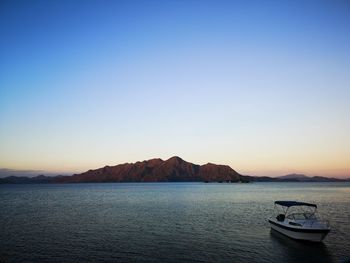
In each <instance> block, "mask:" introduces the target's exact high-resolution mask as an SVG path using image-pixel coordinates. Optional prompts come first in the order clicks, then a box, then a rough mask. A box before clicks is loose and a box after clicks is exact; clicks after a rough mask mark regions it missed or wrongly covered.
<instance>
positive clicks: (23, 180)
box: [0, 175, 60, 184]
mask: <svg viewBox="0 0 350 263" xmlns="http://www.w3.org/2000/svg"><path fill="white" fill-rule="evenodd" d="M59 177H60V176H55V177H51V176H45V175H38V176H35V177H26V176H8V177H5V178H0V184H43V183H50V182H53V180H54V179H57V178H59Z"/></svg>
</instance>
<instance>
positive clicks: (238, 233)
mask: <svg viewBox="0 0 350 263" xmlns="http://www.w3.org/2000/svg"><path fill="white" fill-rule="evenodd" d="M349 189H350V184H347V183H284V184H280V183H252V184H204V183H136V184H57V185H53V184H49V185H0V208H1V211H0V261H1V262H2V261H4V262H23V261H28V262H48V261H49V262H80V261H90V262H91V261H96V262H99V261H104V262H116V261H117V262H130V261H134V262H135V261H136V262H155V261H156V262H185V261H188V262H233V261H234V262H345V260H346V259H348V258H349V256H350V242H349V240H350V224H349V218H350V192H349V191H348V190H349ZM275 200H299V201H305V202H311V203H316V204H318V205H319V213H320V214H321V216H323V217H324V218H326V219H329V220H330V222H331V227H332V230H331V232H330V233H329V235H328V236H327V237H326V239H325V240H324V243H323V244H309V243H300V242H297V241H294V240H291V239H289V238H287V237H284V236H281V235H279V234H278V233H277V234H276V233H270V226H269V224H268V222H267V218H269V217H270V215H271V214H272V213H273V211H274V209H273V202H274V201H275Z"/></svg>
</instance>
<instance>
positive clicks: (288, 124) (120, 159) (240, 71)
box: [0, 0, 350, 177]
mask: <svg viewBox="0 0 350 263" xmlns="http://www.w3.org/2000/svg"><path fill="white" fill-rule="evenodd" d="M0 36H1V38H0V168H1V169H2V170H3V171H4V170H6V169H7V170H13V171H21V170H23V171H24V170H25V171H46V172H47V173H56V172H57V173H70V172H72V173H73V172H74V173H75V172H83V171H86V170H88V169H93V168H99V167H102V166H104V165H116V164H119V163H125V162H135V161H138V160H147V159H151V158H158V157H159V158H162V159H168V158H169V157H171V156H174V155H177V156H180V157H181V158H183V159H185V160H187V161H190V162H193V163H197V164H205V163H208V162H212V163H218V164H227V165H230V166H231V167H232V168H233V169H235V170H236V171H238V172H240V173H241V174H251V175H258V176H261V175H268V176H277V175H284V174H288V173H305V174H308V175H323V176H336V177H350V1H346V0H329V1H316V0H306V1H298V0H296V1H286V0H282V1H252V0H248V1H214V0H213V1H204V0H203V1H191V0H189V1H185V0H172V1H170V0H163V1H152V0H147V1H133V0H131V1H121V0H118V1H106V0H105V1H97V0H96V1H89V0H88V1H75V0H73V1H65V0H60V1H58V0H57V1H56V0H53V1H33V0H28V1H25V0H23V1H17V0H14V1H6V0H5V1H1V2H0Z"/></svg>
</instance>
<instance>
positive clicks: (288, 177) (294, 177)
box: [241, 174, 350, 182]
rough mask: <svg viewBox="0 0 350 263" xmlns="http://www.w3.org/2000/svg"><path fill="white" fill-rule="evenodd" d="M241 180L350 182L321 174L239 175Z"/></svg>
mask: <svg viewBox="0 0 350 263" xmlns="http://www.w3.org/2000/svg"><path fill="white" fill-rule="evenodd" d="M241 180H247V181H250V182H350V178H346V179H339V178H334V177H323V176H312V177H310V176H306V175H304V174H288V175H283V176H279V177H269V176H249V175H241Z"/></svg>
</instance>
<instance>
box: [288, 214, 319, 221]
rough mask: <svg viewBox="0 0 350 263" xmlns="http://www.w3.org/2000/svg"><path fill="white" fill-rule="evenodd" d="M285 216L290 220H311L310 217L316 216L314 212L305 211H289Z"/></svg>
mask: <svg viewBox="0 0 350 263" xmlns="http://www.w3.org/2000/svg"><path fill="white" fill-rule="evenodd" d="M287 218H288V219H292V220H312V219H316V216H315V213H309V212H305V213H291V214H288V215H287Z"/></svg>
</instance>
